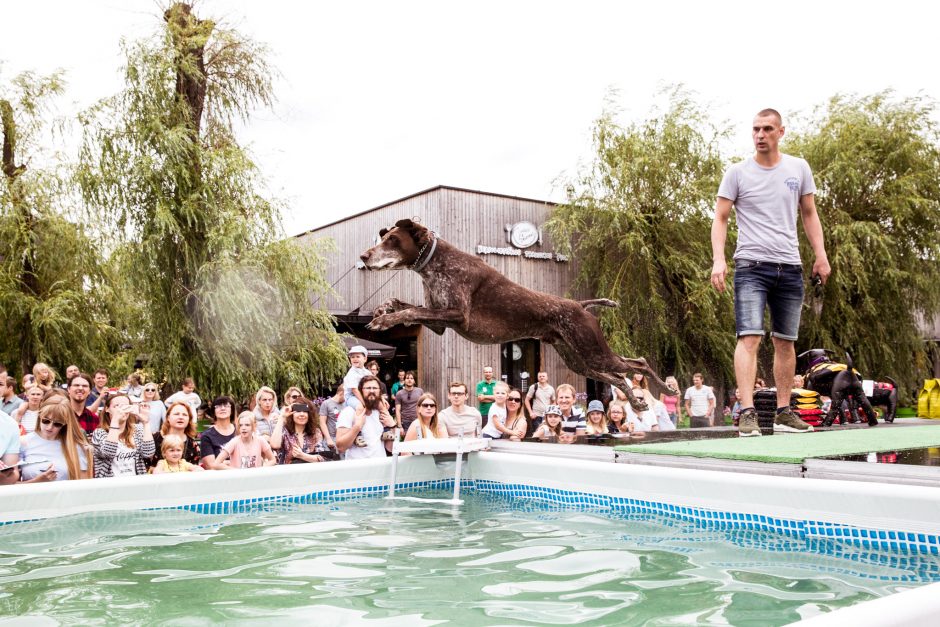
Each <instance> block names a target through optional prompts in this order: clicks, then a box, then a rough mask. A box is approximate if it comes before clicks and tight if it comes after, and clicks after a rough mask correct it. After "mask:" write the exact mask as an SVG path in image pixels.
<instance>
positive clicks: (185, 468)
mask: <svg viewBox="0 0 940 627" xmlns="http://www.w3.org/2000/svg"><path fill="white" fill-rule="evenodd" d="M157 468H159V469H160V472H189V471H190V470H192V468H193V465H192V464H190V463H189V462H188V461H186V460H185V459H181V460H180V461H179V464H174V465H173V466H170V465H169V464H168V463H167V461H166V460H165V459H161V460H160V461H158V462H157Z"/></svg>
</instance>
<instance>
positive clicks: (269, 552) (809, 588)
mask: <svg viewBox="0 0 940 627" xmlns="http://www.w3.org/2000/svg"><path fill="white" fill-rule="evenodd" d="M427 495H429V496H437V497H440V498H447V497H449V496H450V494H449V492H439V493H427ZM464 496H465V498H466V503H465V504H464V505H463V506H462V507H459V508H455V507H451V506H449V505H442V504H426V503H416V502H411V501H388V500H385V499H382V498H379V497H370V498H361V499H353V500H348V501H341V502H323V503H319V504H313V505H291V506H288V505H282V506H267V507H265V508H263V509H254V510H250V511H246V512H243V513H239V514H233V515H227V516H208V515H202V514H194V513H190V512H183V511H175V510H170V511H152V512H126V513H125V512H120V513H99V514H88V515H81V516H72V517H67V518H60V519H55V520H48V521H41V522H35V523H25V524H16V525H10V526H6V527H2V528H0V617H2V618H0V624H2V623H5V622H10V623H11V624H14V623H15V624H19V623H21V622H23V620H24V618H26V617H35V618H34V619H33V621H32V623H31V624H55V623H59V624H81V625H93V624H100V625H122V624H168V625H200V624H209V623H226V624H249V623H250V624H253V625H258V624H273V623H278V624H284V625H290V624H305V625H306V624H324V625H336V624H369V625H383V626H384V625H399V624H408V625H432V624H451V625H495V624H501V625H509V624H546V625H551V624H555V625H568V624H590V625H639V624H648V625H677V624H682V625H687V624H695V623H718V624H721V623H728V624H732V625H761V626H764V625H781V624H786V623H789V622H792V621H795V620H798V619H800V618H801V617H806V616H811V615H814V614H816V613H819V612H825V611H830V610H833V609H836V608H839V607H844V606H847V605H852V604H855V603H859V602H862V601H865V600H868V599H872V598H875V597H879V596H884V595H887V594H890V593H892V592H895V591H898V590H902V589H905V588H909V587H913V586H917V585H922V584H925V583H928V582H933V581H940V560H938V558H936V557H931V556H921V555H892V554H888V553H880V552H877V551H872V550H868V549H860V548H856V547H851V546H849V545H842V544H840V543H838V542H829V541H826V542H818V541H817V542H813V541H801V540H798V539H794V538H789V537H786V536H782V535H776V534H773V533H765V532H753V531H722V530H716V529H707V528H702V527H698V526H696V525H694V524H691V523H686V522H681V521H677V520H674V519H671V518H666V517H661V516H654V515H648V514H644V515H612V514H610V513H608V512H599V511H591V510H584V509H567V508H565V507H561V506H556V505H549V504H542V503H536V502H532V501H523V500H519V499H509V498H503V497H497V496H492V495H485V494H480V493H468V494H465V495H464ZM50 619H51V620H50Z"/></svg>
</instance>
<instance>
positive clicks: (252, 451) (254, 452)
mask: <svg viewBox="0 0 940 627" xmlns="http://www.w3.org/2000/svg"><path fill="white" fill-rule="evenodd" d="M256 429H257V425H256V423H255V415H254V413H252V412H250V411H243V412H242V413H240V414H238V437H236V438H232V439H231V440H229V441H228V442H227V443H226V444H225V446H223V447H222V452H221V453H219V456H218V457H217V458H216V462H217V463H218V464H223V463H224V462H225V460H226V459H229V458H231V460H232V461H231V464H230V466H229V467H230V468H260V467H261V466H274V465H275V464H276V463H277V458H275V457H274V451H272V450H271V445H270V444H268V443H267V442H266V441H265V440H263V439H262V438H261V437H260V436H258V435H256V434H255V431H256Z"/></svg>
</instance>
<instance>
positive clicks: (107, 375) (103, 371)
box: [95, 368, 111, 377]
mask: <svg viewBox="0 0 940 627" xmlns="http://www.w3.org/2000/svg"><path fill="white" fill-rule="evenodd" d="M95 374H103V375H104V376H106V377H109V376H111V374H110V373H109V372H108V371H107V370H105V369H104V368H98V369H97V370H95Z"/></svg>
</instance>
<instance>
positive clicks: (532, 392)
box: [525, 385, 535, 416]
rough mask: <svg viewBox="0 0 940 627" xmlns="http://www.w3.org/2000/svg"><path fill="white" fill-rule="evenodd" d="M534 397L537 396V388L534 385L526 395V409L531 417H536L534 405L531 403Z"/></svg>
mask: <svg viewBox="0 0 940 627" xmlns="http://www.w3.org/2000/svg"><path fill="white" fill-rule="evenodd" d="M533 396H535V386H534V385H532V386H529V391H528V392H527V393H526V395H525V409H526V411H527V412H529V415H530V416H533V415H535V412H533V411H532V403H531V402H530V401H531V400H532V397H533Z"/></svg>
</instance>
